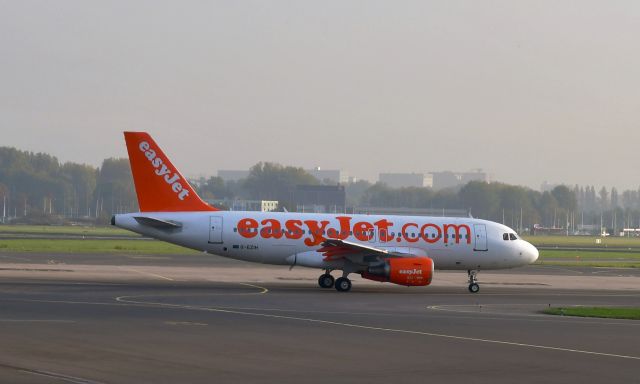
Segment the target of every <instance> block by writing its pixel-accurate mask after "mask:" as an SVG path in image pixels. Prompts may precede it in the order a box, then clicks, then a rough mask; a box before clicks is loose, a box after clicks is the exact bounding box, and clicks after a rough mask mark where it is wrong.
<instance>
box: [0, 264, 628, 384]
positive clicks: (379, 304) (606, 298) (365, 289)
mask: <svg viewBox="0 0 640 384" xmlns="http://www.w3.org/2000/svg"><path fill="white" fill-rule="evenodd" d="M317 275H318V272H317V271H314V270H309V269H303V268H294V269H293V270H291V271H290V270H289V269H288V268H287V267H274V266H261V265H256V264H249V263H244V262H236V261H233V260H228V259H222V258H218V257H214V256H205V255H47V254H20V253H15V254H10V253H0V338H1V340H2V342H1V343H0V378H1V380H0V381H1V382H10V383H176V382H185V383H186V382H189V383H212V382H215V383H225V382H230V383H231V382H256V383H266V382H276V381H277V382H284V383H288V382H291V383H293V382H296V383H298V382H323V383H326V382H368V383H371V382H396V383H405V382H406V383H408V382H415V381H418V380H419V381H434V382H447V383H463V382H465V383H466V382H469V381H474V382H492V383H513V382H518V383H534V382H535V383H538V382H546V383H561V382H562V383H565V382H578V381H580V382H583V383H601V382H603V381H605V382H637V380H638V369H637V367H638V366H640V322H639V321H631V320H612V319H586V318H573V317H555V316H547V315H542V314H540V311H541V310H542V309H544V308H546V307H548V306H568V305H594V306H640V271H637V270H635V269H611V268H609V269H599V268H558V267H540V266H531V267H526V268H520V269H515V270H511V271H499V272H489V271H487V272H481V273H480V275H479V278H480V283H481V287H482V288H481V291H480V293H479V294H475V295H474V294H470V293H468V292H467V290H466V275H465V273H464V272H442V271H436V275H435V278H434V282H433V284H432V285H431V286H429V287H410V288H407V287H399V286H394V285H390V284H380V283H375V282H369V281H365V280H362V279H359V278H354V279H353V280H354V287H353V290H352V291H351V292H349V293H338V292H336V291H335V290H333V289H326V290H325V289H321V288H318V287H317V285H316V282H315V278H316V277H317Z"/></svg>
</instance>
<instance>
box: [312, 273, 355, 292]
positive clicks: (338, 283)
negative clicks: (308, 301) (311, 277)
mask: <svg viewBox="0 0 640 384" xmlns="http://www.w3.org/2000/svg"><path fill="white" fill-rule="evenodd" d="M329 272H330V271H326V272H325V273H324V274H323V275H320V277H318V285H319V286H320V287H321V288H331V287H334V286H335V288H336V291H338V292H347V291H349V290H351V280H349V279H348V278H347V276H342V277H338V278H337V279H334V278H333V276H331V274H330V273H329Z"/></svg>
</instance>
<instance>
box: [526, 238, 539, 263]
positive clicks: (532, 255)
mask: <svg viewBox="0 0 640 384" xmlns="http://www.w3.org/2000/svg"><path fill="white" fill-rule="evenodd" d="M525 255H527V259H528V260H529V264H531V263H533V262H535V261H536V260H538V256H540V252H538V248H536V247H534V246H533V244H531V243H527V249H526V252H525Z"/></svg>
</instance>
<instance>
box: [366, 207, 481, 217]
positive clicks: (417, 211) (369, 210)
mask: <svg viewBox="0 0 640 384" xmlns="http://www.w3.org/2000/svg"><path fill="white" fill-rule="evenodd" d="M353 213H354V214H366V215H401V216H441V217H469V211H468V210H466V209H450V208H447V209H444V208H401V207H354V208H353Z"/></svg>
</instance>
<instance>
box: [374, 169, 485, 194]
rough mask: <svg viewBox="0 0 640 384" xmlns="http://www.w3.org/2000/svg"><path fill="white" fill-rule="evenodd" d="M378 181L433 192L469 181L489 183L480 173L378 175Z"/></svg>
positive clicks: (448, 172) (483, 174)
mask: <svg viewBox="0 0 640 384" xmlns="http://www.w3.org/2000/svg"><path fill="white" fill-rule="evenodd" d="M378 181H380V182H382V183H385V184H387V185H388V186H389V187H391V188H406V187H420V188H433V189H435V190H440V189H445V188H454V187H458V186H462V185H465V184H467V183H468V182H470V181H484V182H489V176H488V175H487V174H486V173H484V172H482V171H475V172H451V171H444V172H430V173H380V175H379V177H378Z"/></svg>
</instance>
